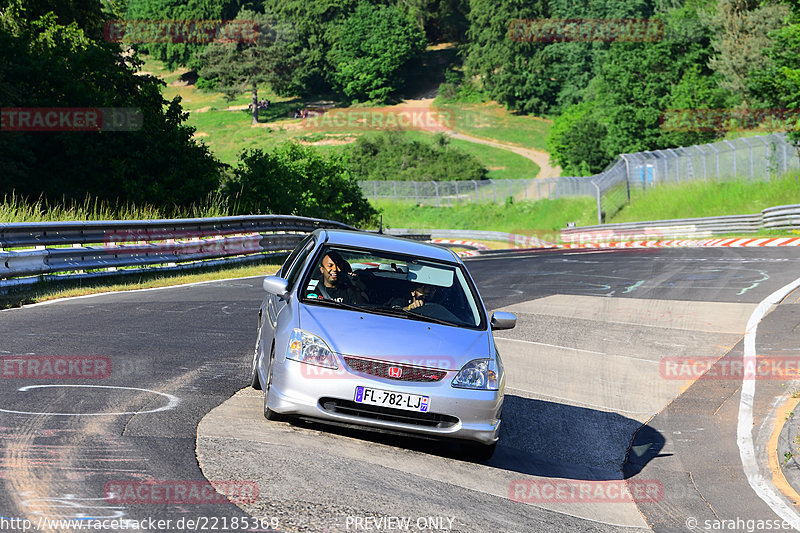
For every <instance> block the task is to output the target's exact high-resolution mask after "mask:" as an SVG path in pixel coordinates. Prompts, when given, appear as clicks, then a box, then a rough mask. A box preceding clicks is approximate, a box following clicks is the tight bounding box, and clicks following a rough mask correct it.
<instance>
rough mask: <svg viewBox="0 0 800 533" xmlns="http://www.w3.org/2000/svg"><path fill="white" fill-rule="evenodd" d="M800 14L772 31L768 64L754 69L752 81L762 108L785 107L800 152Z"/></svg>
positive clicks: (752, 87)
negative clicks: (789, 22) (757, 69)
mask: <svg viewBox="0 0 800 533" xmlns="http://www.w3.org/2000/svg"><path fill="white" fill-rule="evenodd" d="M798 19H800V16H797V15H796V16H795V18H794V22H793V23H791V24H787V25H786V26H784V27H783V28H781V29H780V30H777V31H775V32H773V33H771V34H770V42H771V44H770V47H769V48H768V49H767V51H766V56H767V58H768V59H769V64H768V65H767V67H766V68H763V69H761V70H759V71H756V72H753V73H752V75H751V79H750V80H749V85H748V86H749V89H750V92H751V94H753V95H754V97H755V98H756V99H757V100H758V102H757V103H758V105H759V106H761V107H772V108H775V109H780V110H782V114H783V115H784V119H785V125H784V126H785V127H786V129H787V130H788V132H789V138H790V139H792V140H793V141H794V143H795V145H796V146H797V148H798V153H800V59H798V58H800V22H799V21H798Z"/></svg>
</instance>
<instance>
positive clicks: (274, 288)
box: [262, 276, 289, 300]
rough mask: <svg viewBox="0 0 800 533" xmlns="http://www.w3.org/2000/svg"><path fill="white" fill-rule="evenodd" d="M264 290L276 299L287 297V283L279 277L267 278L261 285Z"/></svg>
mask: <svg viewBox="0 0 800 533" xmlns="http://www.w3.org/2000/svg"><path fill="white" fill-rule="evenodd" d="M262 287H264V290H265V291H267V292H268V293H270V294H274V295H275V296H277V297H278V298H282V299H284V300H285V299H287V298H288V297H289V282H288V281H286V280H285V279H283V278H281V277H279V276H267V277H266V278H264V281H263V283H262Z"/></svg>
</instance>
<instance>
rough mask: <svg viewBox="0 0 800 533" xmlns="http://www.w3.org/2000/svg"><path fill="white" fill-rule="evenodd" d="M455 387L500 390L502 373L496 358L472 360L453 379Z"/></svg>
mask: <svg viewBox="0 0 800 533" xmlns="http://www.w3.org/2000/svg"><path fill="white" fill-rule="evenodd" d="M453 387H458V388H459V389H478V390H498V389H499V388H500V373H499V372H498V370H497V363H496V362H495V360H494V359H475V360H474V361H470V362H469V363H467V364H466V365H464V368H462V369H461V371H460V372H459V373H458V375H457V376H456V377H455V378H454V379H453Z"/></svg>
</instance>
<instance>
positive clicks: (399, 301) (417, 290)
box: [389, 283, 434, 311]
mask: <svg viewBox="0 0 800 533" xmlns="http://www.w3.org/2000/svg"><path fill="white" fill-rule="evenodd" d="M433 289H434V288H433V287H432V286H431V285H423V284H422V283H415V284H413V285H412V286H411V298H395V299H394V300H392V301H391V302H390V304H389V305H390V306H391V307H402V308H403V309H405V310H406V311H411V310H412V309H416V308H418V307H422V306H423V305H425V302H426V301H427V302H430V299H431V298H432V297H433V292H434V291H433Z"/></svg>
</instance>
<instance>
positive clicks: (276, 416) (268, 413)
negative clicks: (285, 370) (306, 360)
mask: <svg viewBox="0 0 800 533" xmlns="http://www.w3.org/2000/svg"><path fill="white" fill-rule="evenodd" d="M274 362H275V347H274V346H273V347H272V350H271V351H270V354H269V370H267V383H266V384H265V385H264V418H266V419H267V420H272V421H275V422H278V421H281V420H285V419H286V417H285V416H283V415H282V414H280V413H276V412H275V411H273V410H272V409H270V408H269V391H270V389H271V388H272V364H273V363H274Z"/></svg>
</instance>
